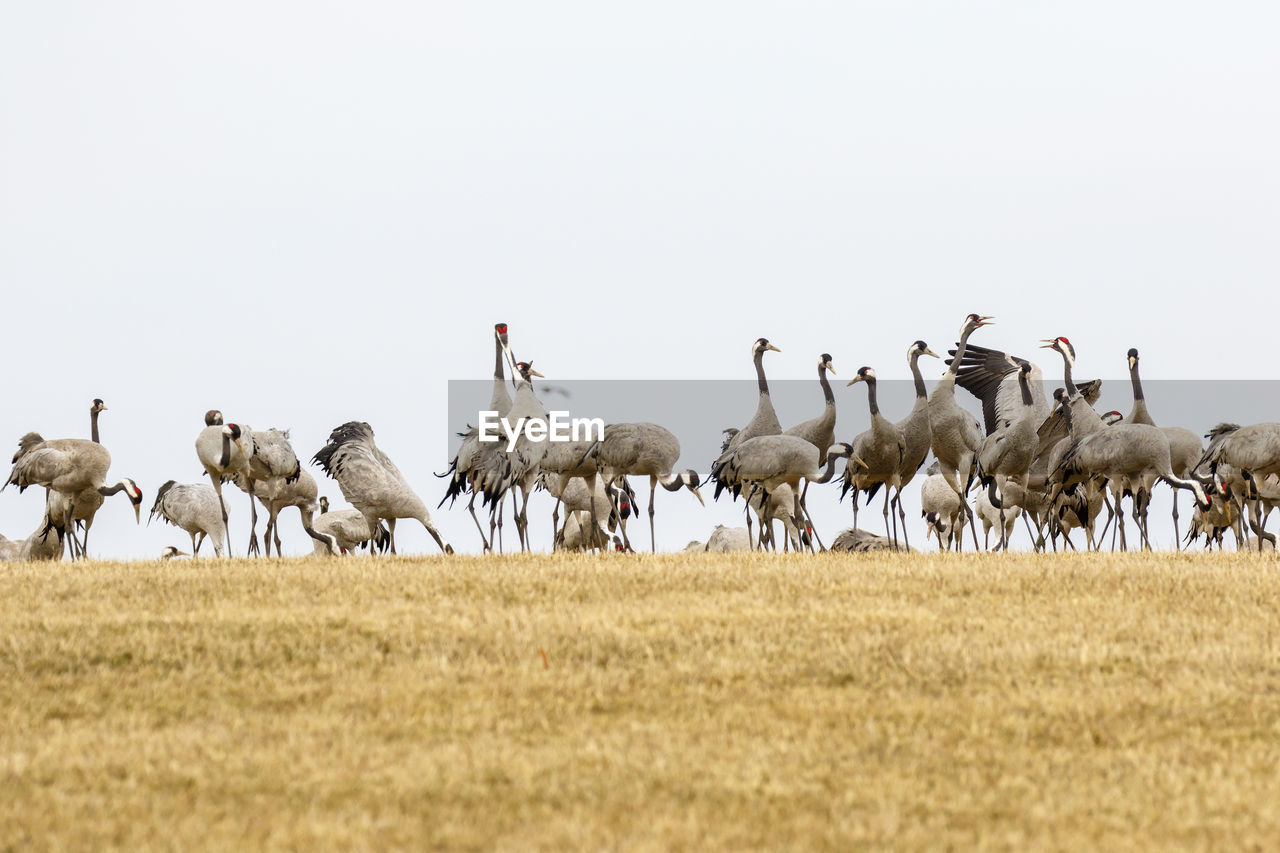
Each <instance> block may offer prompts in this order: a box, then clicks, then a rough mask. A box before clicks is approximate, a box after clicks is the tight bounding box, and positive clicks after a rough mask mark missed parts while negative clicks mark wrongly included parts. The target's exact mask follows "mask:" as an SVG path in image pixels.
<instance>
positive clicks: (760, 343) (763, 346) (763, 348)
mask: <svg viewBox="0 0 1280 853" xmlns="http://www.w3.org/2000/svg"><path fill="white" fill-rule="evenodd" d="M768 350H773V351H774V352H782V350H780V349H778V348H777V347H775V346H774V345H773V344H771V343H769V339H768V338H756V342H755V344H754V345H753V346H752V347H751V353H752V355H758V354H760V353H762V352H767V351H768Z"/></svg>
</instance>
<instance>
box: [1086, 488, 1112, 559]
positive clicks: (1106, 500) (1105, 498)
mask: <svg viewBox="0 0 1280 853" xmlns="http://www.w3.org/2000/svg"><path fill="white" fill-rule="evenodd" d="M1102 505H1103V506H1105V507H1106V508H1107V522H1106V524H1104V525H1102V532H1101V533H1099V534H1098V539H1097V541H1096V542H1094V543H1091V544H1093V546H1094V549H1093V550H1095V551H1101V550H1102V543H1103V542H1104V541H1105V540H1106V538H1107V528H1108V527H1110V526H1111V522H1112V521H1113V520H1114V519H1115V517H1116V511H1115V509H1114V508H1113V507H1112V506H1111V498H1110V497H1109V496H1108V494H1107V490H1106V489H1103V490H1102Z"/></svg>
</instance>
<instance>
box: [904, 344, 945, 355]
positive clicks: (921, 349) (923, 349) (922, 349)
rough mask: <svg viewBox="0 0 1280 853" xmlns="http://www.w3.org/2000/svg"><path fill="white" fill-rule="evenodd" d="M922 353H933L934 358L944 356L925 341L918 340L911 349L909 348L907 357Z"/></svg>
mask: <svg viewBox="0 0 1280 853" xmlns="http://www.w3.org/2000/svg"><path fill="white" fill-rule="evenodd" d="M922 355H931V356H933V357H934V358H942V356H940V355H938V354H937V353H936V352H934V351H933V350H931V349H929V345H928V344H926V343H925V342H924V341H916V342H915V343H913V344H912V345H911V349H909V350H907V358H912V357H913V356H922Z"/></svg>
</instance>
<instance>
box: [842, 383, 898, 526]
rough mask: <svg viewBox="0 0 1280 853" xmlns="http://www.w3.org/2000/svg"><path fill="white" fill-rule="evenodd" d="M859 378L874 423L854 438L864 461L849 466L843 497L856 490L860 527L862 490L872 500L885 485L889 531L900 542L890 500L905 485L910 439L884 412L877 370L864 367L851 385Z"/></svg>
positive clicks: (856, 450) (855, 506) (856, 453)
mask: <svg viewBox="0 0 1280 853" xmlns="http://www.w3.org/2000/svg"><path fill="white" fill-rule="evenodd" d="M856 382H865V383H866V384H867V408H868V410H869V412H870V414H871V427H870V429H867V430H865V431H863V432H861V433H859V434H858V436H857V437H856V438H854V440H853V455H854V456H856V457H857V458H858V459H860V460H861V462H862V464H861V466H860V467H859V466H853V465H849V466H847V467H846V468H845V471H844V481H843V483H842V485H841V489H840V497H841V498H842V499H843V498H844V496H845V494H846V493H848V492H849V491H852V492H853V518H854V522H853V524H854V528H855V529H856V528H857V526H858V520H857V519H858V493H859V492H866V493H867V500H870V499H871V498H872V497H874V496H875V493H876V491H877V490H878V489H880V488H881V487H882V486H883V487H884V490H885V493H884V525H885V534H886V535H889V536H891V537H892V538H893V539H894V541H895V542H896V541H897V526H898V519H897V517H896V516H895V517H893V518H892V519H890V508H889V502H890V500H891V498H892V492H893V491H894V490H896V489H899V488H900V487H901V485H902V464H903V460H904V459H906V454H907V442H906V438H905V437H904V436H903V435H902V430H901V429H900V428H899V427H898V425H897V424H895V423H894V422H892V421H890V420H889V419H888V418H886V417H885V416H884V415H883V414H881V413H880V404H879V402H878V399H877V393H876V391H877V380H876V372H875V371H874V370H872V369H871V368H870V367H860V368H858V373H857V375H855V376H854V377H853V378H852V379H850V380H849V385H850V386H851V385H853V384H854V383H856ZM846 387H847V386H846ZM904 532H905V531H904Z"/></svg>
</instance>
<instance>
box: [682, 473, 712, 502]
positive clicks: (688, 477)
mask: <svg viewBox="0 0 1280 853" xmlns="http://www.w3.org/2000/svg"><path fill="white" fill-rule="evenodd" d="M680 482H682V483H684V485H685V488H687V489H688V490H689V491H691V492H693V496H694V497H695V498H697V499H698V503H700V504H702V505H703V506H706V505H707V502H706V501H704V500H703V499H702V492H700V491H698V486H700V485H701V484H702V480H700V479H698V472H697V471H694V470H693V469H692V468H690V469H688V470H685V471H681V472H680Z"/></svg>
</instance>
